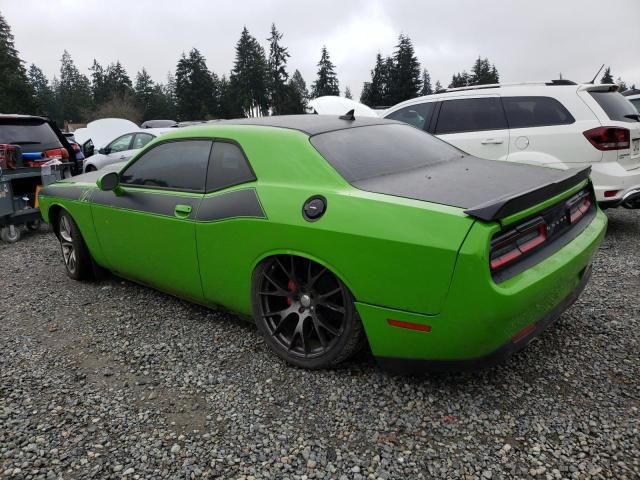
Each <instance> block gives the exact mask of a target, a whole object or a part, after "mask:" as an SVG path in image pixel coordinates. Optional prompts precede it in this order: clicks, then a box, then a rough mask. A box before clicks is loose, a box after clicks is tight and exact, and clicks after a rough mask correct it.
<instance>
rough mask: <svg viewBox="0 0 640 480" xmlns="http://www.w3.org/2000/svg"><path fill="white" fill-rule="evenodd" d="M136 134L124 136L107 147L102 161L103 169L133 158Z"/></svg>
mask: <svg viewBox="0 0 640 480" xmlns="http://www.w3.org/2000/svg"><path fill="white" fill-rule="evenodd" d="M133 137H134V134H133V133H127V134H126V135H122V136H120V137H118V138H116V139H115V140H114V141H112V142H111V143H110V144H109V145H107V147H106V148H105V149H104V150H103V152H104V154H103V155H104V158H103V159H101V162H100V164H101V168H102V167H104V166H106V165H111V164H112V163H117V162H124V161H126V160H128V159H129V158H131V156H132V155H133V153H135V152H132V151H131V142H132V141H133Z"/></svg>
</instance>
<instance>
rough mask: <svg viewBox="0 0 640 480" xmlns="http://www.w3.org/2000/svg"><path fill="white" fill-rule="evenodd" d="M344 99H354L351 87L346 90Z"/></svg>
mask: <svg viewBox="0 0 640 480" xmlns="http://www.w3.org/2000/svg"><path fill="white" fill-rule="evenodd" d="M344 98H348V99H352V98H353V97H352V96H351V88H349V85H347V86H346V87H345V88H344Z"/></svg>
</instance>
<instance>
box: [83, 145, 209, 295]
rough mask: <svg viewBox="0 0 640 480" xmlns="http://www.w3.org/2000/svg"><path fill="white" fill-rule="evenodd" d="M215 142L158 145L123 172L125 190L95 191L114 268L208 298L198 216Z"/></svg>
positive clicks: (99, 229)
mask: <svg viewBox="0 0 640 480" xmlns="http://www.w3.org/2000/svg"><path fill="white" fill-rule="evenodd" d="M211 146H212V141H210V140H201V139H184V140H177V141H167V142H164V143H159V144H157V145H154V146H153V147H151V148H150V149H148V150H146V151H144V152H143V153H142V154H141V155H140V156H138V157H137V158H136V159H134V160H133V162H132V163H131V164H130V165H127V166H126V167H125V169H124V170H123V171H122V172H120V187H121V192H118V193H119V194H116V193H115V192H111V191H109V192H104V191H100V190H98V191H97V192H95V193H94V194H93V197H92V202H93V221H94V225H95V230H96V234H97V236H98V239H99V241H100V245H101V247H102V250H103V253H104V256H105V258H106V260H107V262H108V264H109V267H110V268H111V269H112V270H113V271H114V272H116V273H117V274H120V275H122V276H124V277H127V278H130V279H132V280H135V281H138V282H141V283H144V284H148V285H151V286H153V287H156V288H158V289H161V290H165V291H167V292H170V293H173V294H176V295H179V296H182V297H186V298H190V299H193V300H196V301H201V300H202V285H201V281H200V273H199V267H198V256H197V252H196V239H195V221H196V213H197V211H198V207H199V206H200V203H201V201H202V196H203V194H204V187H205V178H206V172H207V163H208V159H209V155H210V152H211Z"/></svg>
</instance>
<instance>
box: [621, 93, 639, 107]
mask: <svg viewBox="0 0 640 480" xmlns="http://www.w3.org/2000/svg"><path fill="white" fill-rule="evenodd" d="M622 95H623V96H624V97H626V99H627V100H629V101H630V102H631V103H633V106H634V107H636V110H637V111H638V112H640V90H636V89H633V90H626V91H624V92H622Z"/></svg>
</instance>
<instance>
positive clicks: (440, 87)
mask: <svg viewBox="0 0 640 480" xmlns="http://www.w3.org/2000/svg"><path fill="white" fill-rule="evenodd" d="M443 90H444V89H443V88H442V84H441V83H440V80H436V85H435V87H434V92H433V93H439V92H441V91H443Z"/></svg>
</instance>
